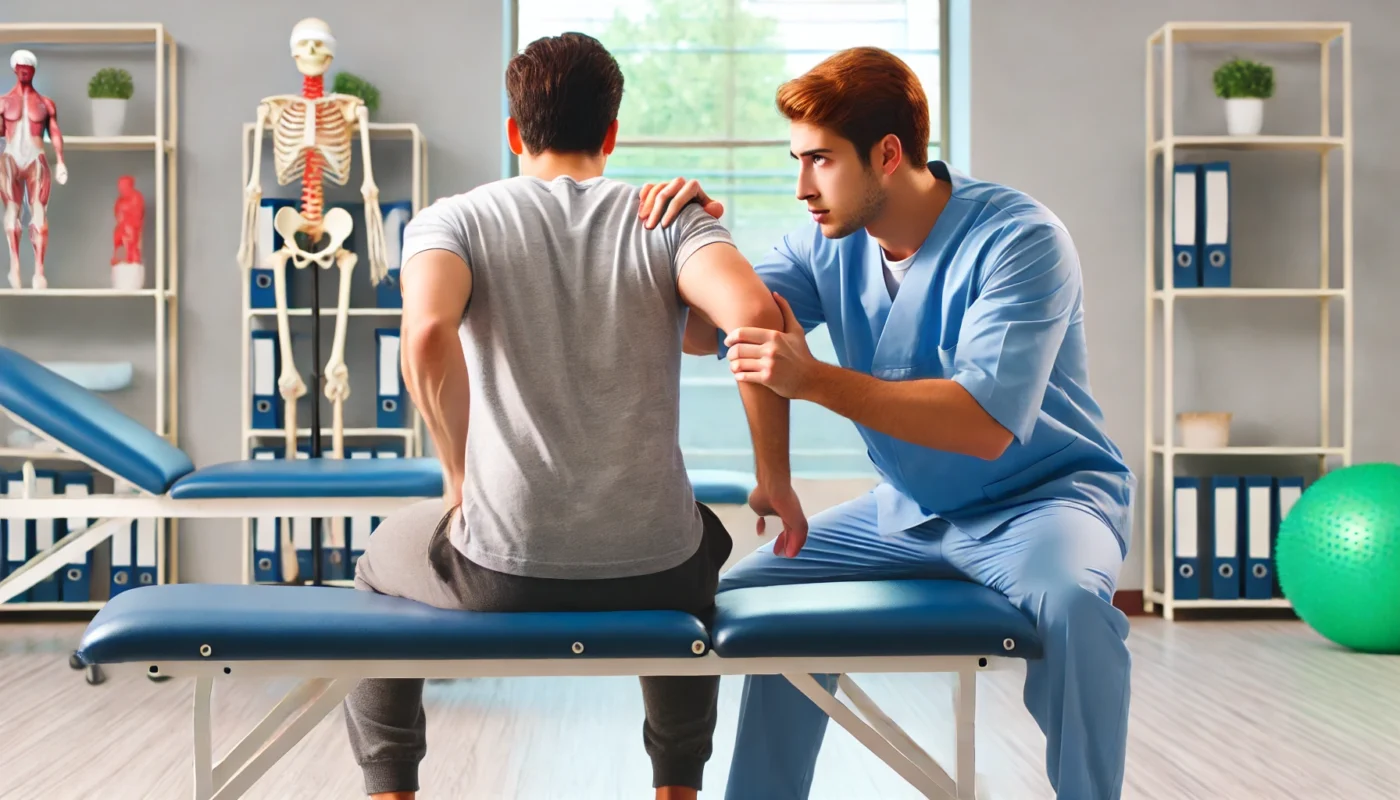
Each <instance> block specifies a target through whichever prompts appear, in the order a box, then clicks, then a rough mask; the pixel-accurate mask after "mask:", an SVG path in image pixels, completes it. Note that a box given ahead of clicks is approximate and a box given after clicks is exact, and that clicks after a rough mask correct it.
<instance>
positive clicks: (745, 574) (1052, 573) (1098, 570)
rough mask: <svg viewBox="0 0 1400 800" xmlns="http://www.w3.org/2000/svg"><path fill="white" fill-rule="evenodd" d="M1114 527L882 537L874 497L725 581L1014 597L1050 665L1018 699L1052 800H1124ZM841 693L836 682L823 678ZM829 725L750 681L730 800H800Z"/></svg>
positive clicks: (791, 692)
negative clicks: (925, 581) (934, 582)
mask: <svg viewBox="0 0 1400 800" xmlns="http://www.w3.org/2000/svg"><path fill="white" fill-rule="evenodd" d="M1123 557H1124V553H1123V547H1122V545H1121V544H1120V542H1119V540H1118V537H1117V536H1116V535H1115V534H1114V533H1113V530H1112V529H1111V528H1109V527H1108V525H1107V524H1105V523H1104V521H1103V520H1102V519H1100V518H1099V517H1097V516H1095V515H1094V514H1092V513H1090V512H1088V511H1086V510H1083V509H1081V508H1078V507H1074V506H1067V505H1048V506H1041V507H1038V508H1033V509H1032V510H1028V511H1027V512H1026V513H1024V514H1021V515H1020V516H1017V517H1015V518H1013V519H1011V520H1010V521H1009V522H1007V523H1005V524H1004V525H1002V526H1001V527H1000V528H999V529H997V530H995V531H993V532H992V533H990V534H988V535H987V536H986V537H984V538H982V539H980V540H979V539H974V538H972V537H971V536H969V535H967V534H966V533H963V532H962V531H960V530H958V529H957V528H954V527H952V526H951V525H949V524H948V523H947V522H945V521H943V520H934V521H931V522H928V523H926V524H924V525H921V526H919V527H917V528H914V529H912V530H909V531H904V532H901V533H898V534H893V535H889V536H881V535H879V534H878V533H877V532H876V512H875V498H874V496H873V495H870V494H867V495H865V496H863V497H860V498H857V499H855V500H852V501H850V502H848V503H845V504H843V505H839V506H836V507H834V508H831V509H828V510H826V511H823V512H821V513H819V514H816V515H814V516H813V517H812V518H811V520H810V523H809V533H808V536H807V543H806V545H805V546H804V547H803V549H802V551H801V552H800V553H799V554H798V555H797V556H796V557H795V558H782V557H778V556H774V555H773V552H772V545H771V544H769V545H765V546H764V547H763V548H761V549H759V550H758V551H757V552H755V553H754V554H752V555H750V556H749V557H748V558H746V559H744V560H743V561H741V562H739V563H738V564H736V565H735V566H734V567H733V568H732V569H731V570H730V571H729V572H728V573H726V575H725V576H724V577H723V578H722V579H721V582H720V588H719V591H721V592H723V591H727V590H730V589H738V588H742V587H746V586H767V585H772V584H782V583H807V582H817V581H841V580H878V579H887V578H962V579H966V580H972V581H976V582H978V583H981V584H983V585H985V586H988V587H990V588H992V589H995V590H997V591H999V592H1001V593H1002V594H1004V595H1006V596H1007V597H1008V598H1010V600H1011V602H1012V603H1013V604H1014V605H1015V606H1016V607H1017V608H1019V609H1021V610H1022V611H1023V612H1025V614H1026V615H1027V616H1028V617H1029V618H1030V619H1031V621H1032V622H1034V624H1035V626H1036V630H1037V632H1038V633H1039V635H1040V637H1041V640H1042V642H1043V644H1044V656H1043V657H1042V658H1040V659H1036V660H1031V661H1028V662H1027V668H1026V683H1025V692H1024V700H1025V704H1026V708H1027V710H1029V711H1030V713H1031V716H1032V717H1034V718H1035V721H1036V722H1037V723H1038V724H1039V725H1040V729H1041V730H1042V731H1044V733H1045V739H1046V748H1045V768H1046V773H1047V776H1048V777H1049V779H1050V785H1051V786H1053V787H1054V789H1055V791H1056V793H1057V796H1059V797H1062V798H1075V800H1103V799H1104V798H1118V797H1119V796H1120V795H1121V792H1122V785H1123V761H1124V751H1125V749H1126V745H1127V735H1128V695H1129V672H1130V659H1129V655H1128V649H1127V646H1126V645H1125V643H1124V641H1125V639H1126V638H1127V635H1128V620H1127V618H1126V617H1125V616H1124V615H1123V613H1122V612H1121V611H1119V610H1118V609H1116V608H1114V607H1113V605H1112V603H1111V600H1112V598H1113V591H1114V587H1115V584H1116V583H1117V580H1118V571H1119V568H1120V567H1121V566H1122V563H1123ZM816 677H817V679H818V681H819V682H820V683H821V684H822V685H823V686H824V687H825V688H826V689H827V691H830V692H833V693H835V691H836V676H834V675H827V676H822V675H819V676H816ZM827 719H828V718H827V716H826V714H825V713H823V712H822V710H821V709H819V708H818V707H817V706H816V705H815V704H814V703H812V701H811V700H808V699H807V698H806V697H805V696H804V695H803V694H802V693H801V692H799V691H798V690H797V689H796V688H794V687H793V686H792V685H791V684H790V683H788V682H787V680H786V679H785V678H783V677H782V676H781V675H764V676H750V677H748V678H746V679H745V682H744V694H743V706H742V708H741V710H740V714H739V732H738V739H737V741H736V742H735V746H734V760H733V763H732V765H731V767H730V772H729V785H728V788H727V791H726V794H725V798H726V800H787V799H788V798H798V799H800V798H806V797H807V795H808V792H809V790H810V789H811V785H812V775H813V771H814V770H815V767H816V762H817V753H818V752H819V751H820V750H821V745H822V737H823V736H824V735H825V732H826V724H827Z"/></svg>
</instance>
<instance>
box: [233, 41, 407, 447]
mask: <svg viewBox="0 0 1400 800" xmlns="http://www.w3.org/2000/svg"><path fill="white" fill-rule="evenodd" d="M291 47H292V57H293V58H294V59H295V60H296V64H297V70H298V71H299V72H301V74H302V75H303V76H304V77H303V80H302V93H301V94H300V95H275V96H273V97H267V98H264V99H263V101H262V102H261V104H259V105H258V117H257V126H256V130H255V131H254V134H253V160H252V170H251V171H250V174H249V179H248V186H247V187H246V188H245V189H244V193H243V230H242V237H241V239H240V244H239V248H238V263H239V265H240V266H241V267H242V268H243V269H244V270H245V271H246V270H250V269H252V267H253V266H254V265H253V252H254V246H255V241H256V236H257V216H258V207H259V205H260V201H261V199H262V181H261V168H262V144H263V135H264V133H265V132H266V130H267V128H269V127H270V128H271V129H272V155H273V163H274V165H275V167H276V174H277V183H278V184H279V185H282V186H285V185H287V184H289V183H291V182H292V181H294V180H296V179H298V178H300V179H301V185H302V189H301V211H300V213H298V212H297V211H296V210H295V209H292V208H283V209H281V210H280V211H278V212H277V217H276V219H275V220H274V221H273V227H274V228H276V230H277V232H278V233H280V234H281V235H282V239H283V245H282V248H281V249H279V250H277V251H276V252H274V253H271V254H270V255H269V256H268V259H267V263H266V264H264V266H266V267H269V268H271V269H272V271H273V276H274V284H273V288H274V292H275V296H276V301H277V331H278V341H279V343H280V351H281V356H282V373H281V375H280V376H279V378H278V381H277V388H278V391H279V392H280V393H281V395H282V398H283V400H284V403H283V406H284V408H285V419H286V431H285V433H286V443H287V458H296V456H297V437H296V431H297V419H296V403H297V400H298V398H300V397H302V396H304V395H305V394H306V384H305V383H304V382H302V379H301V374H300V373H299V372H298V371H297V369H296V365H295V364H294V362H293V361H292V335H291V330H290V326H289V323H288V321H287V278H286V272H285V267H286V264H287V262H288V261H290V262H291V263H292V265H293V266H295V267H296V268H297V269H305V268H307V267H311V268H313V269H316V268H320V269H329V268H331V267H332V266H336V267H339V269H340V300H339V303H338V304H337V306H336V319H335V341H334V344H333V345H332V347H331V354H330V357H329V359H327V362H326V390H325V391H326V399H328V400H330V401H331V407H332V409H333V411H332V413H333V418H332V429H331V430H332V437H333V438H332V441H333V444H332V454H333V456H334V457H335V458H343V457H344V452H345V449H344V438H345V431H344V428H345V420H344V406H345V400H346V399H347V398H349V396H350V380H349V370H348V369H347V368H346V366H345V328H346V317H347V315H348V310H349V306H350V274H351V271H352V270H353V269H354V267H355V261H356V257H355V254H354V253H352V252H350V251H348V250H346V249H345V248H343V247H342V246H341V245H342V244H343V243H344V242H345V240H346V239H347V238H348V237H349V236H350V232H351V230H352V229H353V228H354V223H353V222H352V221H351V218H350V214H349V212H347V211H345V209H342V208H335V209H331V211H330V212H329V213H326V214H325V215H322V213H321V212H322V208H323V206H324V200H325V194H324V191H323V186H322V181H323V179H325V180H331V181H334V182H335V183H336V185H339V186H344V185H345V183H346V181H348V180H349V177H350V162H351V160H352V159H353V156H354V140H355V135H356V133H358V134H359V138H360V146H361V152H362V154H363V158H364V173H365V177H364V182H363V183H362V184H361V185H360V194H361V195H363V197H364V200H365V233H366V236H365V238H366V242H367V244H368V249H369V259H370V265H369V266H370V279H371V280H372V281H373V282H374V283H376V284H377V283H379V282H380V281H381V280H383V279H384V278H385V277H387V275H388V259H387V254H386V252H385V246H384V217H383V214H382V212H381V211H380V209H379V187H378V186H376V185H375V183H374V170H373V169H372V168H371V166H370V149H369V129H368V124H369V111H368V109H366V107H365V105H364V102H363V101H361V100H360V99H359V98H358V97H353V96H350V95H345V94H325V91H324V75H325V72H326V70H327V68H328V67H329V66H330V63H331V59H332V58H334V57H335V37H333V36H332V35H331V30H330V27H329V26H328V25H327V24H326V23H325V22H323V21H321V20H319V19H315V18H307V19H303V20H301V21H300V22H298V23H297V24H296V26H295V27H293V29H292V36H291ZM313 302H316V301H315V300H313ZM312 441H313V445H312V447H313V449H314V451H319V447H318V446H317V443H319V441H320V435H319V431H313V432H312Z"/></svg>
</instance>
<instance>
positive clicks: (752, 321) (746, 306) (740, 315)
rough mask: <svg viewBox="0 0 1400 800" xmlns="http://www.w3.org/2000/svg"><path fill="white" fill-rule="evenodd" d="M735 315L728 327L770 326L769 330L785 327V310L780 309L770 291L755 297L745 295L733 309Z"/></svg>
mask: <svg viewBox="0 0 1400 800" xmlns="http://www.w3.org/2000/svg"><path fill="white" fill-rule="evenodd" d="M732 314H733V316H734V320H733V323H732V324H730V325H727V326H726V328H728V329H729V330H734V329H735V328H768V329H769V330H775V331H780V330H782V329H783V312H782V311H781V310H779V308H778V304H777V302H775V301H774V300H773V296H772V295H771V294H768V293H766V292H765V293H763V294H761V295H757V296H753V297H745V298H743V299H742V300H740V301H738V302H737V303H735V304H734V308H733V310H732Z"/></svg>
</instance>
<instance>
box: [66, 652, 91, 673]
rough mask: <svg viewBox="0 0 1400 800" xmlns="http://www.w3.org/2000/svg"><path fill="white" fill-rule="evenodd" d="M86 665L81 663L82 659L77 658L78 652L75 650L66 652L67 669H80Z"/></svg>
mask: <svg viewBox="0 0 1400 800" xmlns="http://www.w3.org/2000/svg"><path fill="white" fill-rule="evenodd" d="M86 667H87V664H84V663H83V660H82V659H81V658H78V653H77V651H74V652H72V653H69V654H68V668H69V669H71V670H74V671H77V670H80V669H85V668H86Z"/></svg>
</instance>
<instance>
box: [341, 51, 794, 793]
mask: <svg viewBox="0 0 1400 800" xmlns="http://www.w3.org/2000/svg"><path fill="white" fill-rule="evenodd" d="M506 84H507V93H508V95H509V102H510V119H509V121H508V123H507V134H508V136H509V139H510V145H511V149H512V150H513V151H514V152H515V153H517V154H518V155H519V156H520V171H521V175H520V176H519V177H516V178H511V179H507V180H502V181H498V182H495V183H492V184H488V185H485V186H481V187H479V188H477V189H474V190H472V191H470V192H467V193H465V194H461V195H457V196H454V197H448V198H445V199H442V200H439V201H438V202H437V203H434V204H433V205H432V206H431V207H429V208H427V209H424V210H423V211H422V212H421V213H420V214H418V215H417V216H416V217H415V218H414V219H413V221H412V222H411V223H410V224H409V226H408V228H407V230H406V231H405V234H404V245H403V257H404V266H403V270H402V273H401V276H402V277H401V279H402V289H403V322H402V325H403V327H402V342H403V359H402V367H403V373H404V379H405V382H406V384H407V387H408V390H409V392H410V394H411V395H412V397H413V400H414V402H415V403H416V404H417V406H418V408H419V409H420V410H421V412H422V414H423V416H424V420H425V423H426V426H427V428H428V432H429V434H430V436H431V437H432V441H433V445H434V447H435V449H436V451H437V453H438V454H439V456H440V458H441V459H442V464H443V473H444V486H445V495H446V496H445V498H444V500H443V501H441V502H440V501H429V502H425V503H421V504H418V505H415V506H411V507H409V508H407V509H406V510H404V511H402V512H400V513H398V514H396V515H395V516H392V517H389V518H388V519H386V520H385V521H384V523H383V524H382V525H381V526H380V527H379V528H378V529H377V530H376V531H375V533H374V535H373V536H372V537H371V538H370V544H369V548H368V550H367V551H366V552H365V554H364V556H363V557H362V558H361V559H360V561H359V566H358V569H357V572H356V576H355V585H356V587H357V588H359V589H362V590H367V591H374V592H379V593H382V594H389V595H397V596H401V597H408V598H412V599H414V600H418V601H420V602H424V603H429V604H431V605H434V606H440V607H444V608H453V609H470V610H478V611H553V610H590V611H592V610H622V609H676V610H681V611H686V612H690V613H693V614H697V615H703V614H706V613H707V612H708V611H709V610H710V609H711V607H712V606H713V603H714V595H715V589H716V585H717V583H718V576H719V570H720V567H721V566H722V565H723V564H724V562H725V559H726V558H727V557H728V556H729V553H730V549H731V547H732V542H731V541H730V538H729V534H728V533H727V532H726V531H725V529H724V527H723V525H721V524H720V522H719V520H718V519H717V518H716V517H715V515H714V513H713V512H711V511H710V510H709V509H708V508H706V507H705V506H703V505H701V504H699V503H697V502H696V501H695V496H694V493H693V491H692V489H691V486H690V482H689V480H688V479H687V477H686V470H685V464H684V463H683V461H682V459H681V451H680V446H679V439H678V418H679V382H680V359H681V341H682V335H683V333H684V330H685V325H686V318H687V314H688V313H690V314H701V315H703V317H704V319H706V320H707V321H709V322H711V323H713V324H714V325H717V326H718V327H719V328H721V329H724V330H734V329H735V328H738V327H741V326H759V327H767V328H771V329H780V328H781V327H782V315H781V313H780V312H779V310H778V306H777V305H776V303H775V302H774V300H773V297H772V296H771V295H770V294H769V293H768V290H767V289H766V288H765V287H764V285H763V283H762V282H761V281H760V280H759V279H758V277H757V276H756V275H755V274H754V272H753V270H752V268H751V266H750V265H749V263H748V262H747V261H745V260H744V258H743V257H742V256H741V255H740V254H739V251H738V250H737V249H736V248H735V247H734V245H733V242H732V241H731V239H730V236H729V233H728V232H727V231H726V230H725V229H724V228H723V227H721V226H720V225H719V224H718V223H717V221H716V220H714V219H713V218H712V217H710V215H708V214H706V213H705V212H704V211H703V210H702V209H701V207H700V206H698V205H696V206H692V207H690V208H687V209H686V210H685V211H684V212H683V213H682V214H681V216H680V218H679V219H678V220H677V222H676V224H674V225H673V226H672V227H670V228H665V229H655V230H648V229H647V228H646V227H645V226H644V225H643V221H642V220H640V219H638V217H637V213H636V209H637V205H638V202H639V191H638V190H637V189H635V188H633V187H631V186H628V185H625V184H622V183H619V182H616V181H613V180H610V179H608V178H605V177H603V168H604V165H605V163H606V161H607V157H608V155H609V154H610V153H611V152H612V150H613V147H614V145H615V143H616V139H617V133H618V123H617V111H618V107H619V105H620V103H621V100H622V84H623V81H622V73H621V71H620V70H619V68H618V66H617V63H616V61H614V60H613V58H612V56H611V55H610V54H609V53H608V52H607V51H606V50H605V49H604V48H603V47H602V46H601V45H600V44H599V43H598V42H597V41H595V40H594V39H591V38H589V37H587V36H583V35H579V34H566V35H563V36H559V37H551V38H546V39H541V40H539V41H536V42H534V43H532V44H531V45H530V46H529V47H527V48H526V49H525V50H524V51H523V52H521V53H520V54H519V55H517V56H515V57H514V58H513V59H512V60H511V62H510V64H509V66H508V68H507V71H506ZM738 387H739V388H738V391H739V393H740V395H741V397H742V400H743V403H744V407H745V410H746V412H747V416H748V423H749V429H750V434H751V436H752V438H753V444H754V452H755V462H756V463H755V467H756V472H757V478H758V488H757V489H756V490H755V495H754V497H753V498H751V501H752V503H753V505H754V507H755V508H757V509H759V510H760V511H761V512H764V513H766V514H772V515H776V516H778V517H779V518H780V519H781V520H782V523H783V529H784V534H785V535H789V534H790V535H792V536H793V537H794V538H797V539H799V540H800V537H801V536H805V534H806V530H807V520H806V517H805V515H804V514H803V511H802V508H801V505H800V504H799V502H798V500H797V496H796V494H795V493H794V492H793V490H792V485H791V480H790V474H789V467H788V401H786V400H784V399H782V398H780V397H779V396H778V395H776V394H774V393H772V392H771V391H770V390H768V389H766V388H763V387H758V386H756V385H751V384H739V385H738ZM469 408H470V411H471V413H470V415H469V414H468V409H469ZM468 431H470V435H468ZM641 684H642V694H643V699H644V701H645V707H646V718H645V721H644V725H643V728H642V739H643V743H644V746H645V748H646V751H647V753H648V754H649V756H650V757H651V762H652V785H653V787H654V788H656V790H657V792H656V796H657V797H658V798H693V797H695V796H696V793H697V791H698V790H699V789H700V787H701V776H702V774H703V772H704V766H705V763H706V762H707V760H708V759H709V757H710V754H711V746H712V745H711V738H712V734H713V731H714V727H715V706H716V696H717V692H718V688H719V679H718V678H717V677H657V678H643V679H642V680H641ZM422 691H423V682H422V681H421V680H367V681H364V682H362V683H361V684H360V685H359V686H358V687H356V689H355V690H354V691H353V692H352V693H351V695H350V696H349V698H348V699H347V701H346V720H347V726H348V729H349V734H350V742H351V746H352V749H353V751H354V754H355V758H356V760H357V762H358V763H359V765H360V767H361V769H362V770H363V772H364V780H365V790H366V792H367V793H369V794H370V795H372V796H374V797H378V798H412V797H413V796H414V793H415V792H416V791H417V790H418V767H419V762H420V761H421V760H422V758H423V757H424V754H425V750H426V740H425V737H424V730H425V725H426V723H425V718H424V711H423V704H422ZM560 789H561V792H562V793H565V794H567V789H566V787H560Z"/></svg>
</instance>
